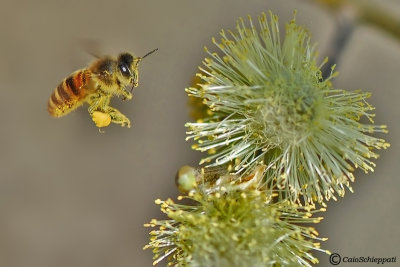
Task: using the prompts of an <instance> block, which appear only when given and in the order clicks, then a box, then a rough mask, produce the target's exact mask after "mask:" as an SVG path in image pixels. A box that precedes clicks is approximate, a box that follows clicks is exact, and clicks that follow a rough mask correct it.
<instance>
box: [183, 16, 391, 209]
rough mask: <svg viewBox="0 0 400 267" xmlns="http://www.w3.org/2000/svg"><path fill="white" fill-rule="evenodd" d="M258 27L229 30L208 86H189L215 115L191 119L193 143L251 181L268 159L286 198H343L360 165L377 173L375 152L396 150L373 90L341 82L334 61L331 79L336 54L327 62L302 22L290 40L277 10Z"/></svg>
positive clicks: (211, 160)
mask: <svg viewBox="0 0 400 267" xmlns="http://www.w3.org/2000/svg"><path fill="white" fill-rule="evenodd" d="M249 24H250V26H249V27H248V26H246V25H245V23H244V21H243V19H240V20H239V21H238V23H237V27H236V31H234V32H231V31H229V33H226V32H225V31H221V33H220V34H221V37H222V38H221V41H220V42H217V41H216V40H215V39H213V43H214V44H215V45H216V46H217V47H218V48H219V50H220V53H212V52H209V51H208V50H207V49H206V51H207V53H208V54H209V57H208V58H206V59H205V60H204V62H203V64H204V66H203V67H201V68H200V70H201V72H200V73H199V74H197V76H198V77H200V78H201V82H200V83H199V84H198V85H197V86H196V87H192V88H188V89H186V91H187V92H188V94H189V95H190V96H194V97H198V98H200V99H202V100H203V103H204V104H205V105H207V106H208V108H209V109H210V112H208V113H204V112H203V114H206V115H204V117H203V118H201V119H199V120H198V121H197V122H196V123H187V125H186V126H187V127H188V132H187V133H188V137H187V139H194V140H196V141H197V144H195V145H194V148H195V149H197V150H200V151H208V153H209V154H210V155H209V156H207V157H205V158H204V159H203V160H202V162H201V164H202V163H207V164H206V166H208V167H210V166H219V165H224V164H227V165H229V164H230V165H231V166H232V167H233V172H234V174H239V175H240V176H241V177H242V176H244V175H247V174H248V173H250V172H252V171H253V170H254V168H255V166H256V165H258V164H259V163H264V164H265V165H266V170H265V184H264V185H263V186H264V187H268V188H269V189H270V190H276V189H279V190H281V192H282V193H281V196H280V197H281V198H282V199H290V201H292V202H299V203H300V202H305V203H306V204H312V203H314V202H315V201H318V202H323V200H324V199H326V200H329V199H330V198H334V199H336V198H335V194H338V195H340V196H343V195H344V193H345V188H346V187H347V188H349V189H350V190H352V189H351V187H350V184H349V181H353V180H354V176H353V173H352V172H353V171H354V169H355V168H361V169H362V170H364V171H365V172H368V171H373V167H374V166H375V164H374V163H373V162H372V161H371V159H372V158H377V157H378V155H377V154H376V153H374V152H373V151H372V150H374V149H381V148H386V147H388V146H389V144H387V143H386V142H385V141H384V140H383V139H379V138H375V137H372V136H371V134H373V133H376V132H386V127H385V126H384V125H380V126H374V125H373V117H374V115H373V114H372V113H371V111H372V110H373V109H374V108H373V107H372V106H371V105H370V104H368V103H367V101H366V99H367V98H368V97H369V96H370V94H369V93H363V92H360V91H346V90H342V89H334V88H332V83H331V79H332V78H333V77H335V76H336V74H337V73H336V72H334V67H333V68H332V71H331V74H330V76H329V77H328V78H326V79H323V78H322V75H321V70H320V69H321V67H322V65H323V64H325V63H326V61H327V60H324V61H323V62H322V63H321V64H320V65H317V63H316V52H315V51H314V47H315V46H311V45H310V36H309V34H308V32H307V31H306V30H305V29H304V28H303V27H301V26H299V25H297V24H296V22H295V19H293V20H292V21H290V23H288V24H287V25H286V35H285V37H284V39H283V41H281V39H280V38H281V37H280V33H279V27H278V18H277V16H276V15H273V14H272V13H270V21H269V22H268V19H267V16H266V15H265V14H262V16H261V17H260V18H259V30H257V28H256V27H255V25H253V22H252V20H251V18H250V17H249ZM207 114H208V115H207ZM363 117H364V118H366V119H367V120H369V123H363V122H361V121H360V119H361V118H363ZM301 197H302V198H303V200H301Z"/></svg>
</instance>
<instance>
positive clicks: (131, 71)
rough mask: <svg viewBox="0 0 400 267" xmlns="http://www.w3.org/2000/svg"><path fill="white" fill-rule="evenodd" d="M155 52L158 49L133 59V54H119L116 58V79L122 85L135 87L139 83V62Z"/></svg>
mask: <svg viewBox="0 0 400 267" xmlns="http://www.w3.org/2000/svg"><path fill="white" fill-rule="evenodd" d="M157 50H158V48H157V49H154V50H153V51H150V52H149V53H147V54H146V55H144V56H143V57H135V56H134V55H133V54H131V53H127V52H126V53H122V54H120V55H119V56H118V79H119V80H120V81H121V82H122V83H123V84H124V85H132V87H137V86H138V83H139V73H138V65H139V62H140V61H141V60H142V59H143V58H145V57H147V56H148V55H150V54H152V53H154V52H155V51H157Z"/></svg>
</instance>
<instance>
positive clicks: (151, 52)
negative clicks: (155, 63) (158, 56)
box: [141, 48, 158, 59]
mask: <svg viewBox="0 0 400 267" xmlns="http://www.w3.org/2000/svg"><path fill="white" fill-rule="evenodd" d="M157 50H158V48H156V49H154V50H152V51H150V52H149V53H147V54H146V55H144V56H143V57H141V59H143V58H145V57H147V56H148V55H150V54H153V53H154V52H156V51H157Z"/></svg>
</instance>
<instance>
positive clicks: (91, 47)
mask: <svg viewBox="0 0 400 267" xmlns="http://www.w3.org/2000/svg"><path fill="white" fill-rule="evenodd" d="M81 44H82V47H83V49H84V50H85V51H86V52H87V53H88V54H90V55H91V56H93V57H95V58H101V57H102V56H104V53H102V49H101V45H100V41H99V40H97V39H89V38H87V39H81Z"/></svg>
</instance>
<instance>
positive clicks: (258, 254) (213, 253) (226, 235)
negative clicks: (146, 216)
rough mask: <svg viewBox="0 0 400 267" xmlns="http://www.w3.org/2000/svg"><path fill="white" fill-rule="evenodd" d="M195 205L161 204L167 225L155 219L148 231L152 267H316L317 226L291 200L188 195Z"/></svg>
mask: <svg viewBox="0 0 400 267" xmlns="http://www.w3.org/2000/svg"><path fill="white" fill-rule="evenodd" d="M186 198H188V199H189V200H192V201H193V202H194V203H193V204H192V205H190V204H177V203H174V202H173V201H172V200H171V199H168V200H167V201H161V200H157V201H156V203H157V204H160V205H161V210H162V211H163V212H164V213H165V214H167V216H168V217H169V219H168V220H155V219H153V220H152V221H151V222H150V223H149V224H146V225H145V226H148V227H158V229H157V230H153V231H151V233H150V235H151V241H150V243H149V244H148V245H146V246H145V247H144V249H152V250H153V253H154V259H155V261H154V263H153V264H157V263H159V262H160V261H162V260H164V259H165V260H167V261H168V266H221V267H223V266H230V267H231V266H233V267H234V266H250V267H251V266H257V267H258V266H312V265H311V264H314V263H317V262H318V260H317V259H316V258H315V257H314V256H313V255H312V254H311V251H312V250H319V251H323V252H326V253H328V254H329V251H325V250H322V249H320V244H319V242H318V241H321V240H322V241H323V240H325V239H323V238H318V237H317V235H318V233H317V232H316V231H315V229H314V228H312V227H309V226H305V224H309V223H318V222H319V221H320V220H321V219H322V218H320V217H318V218H313V217H312V215H313V214H312V213H315V212H316V211H315V210H314V211H309V210H307V209H306V208H304V207H303V208H301V207H295V206H293V205H292V204H290V203H289V202H288V201H284V202H281V203H275V204H272V203H270V200H269V199H268V198H267V195H266V194H261V193H260V191H257V190H253V191H230V192H221V193H219V192H216V193H213V194H203V193H200V191H196V192H195V193H191V194H189V196H187V197H186Z"/></svg>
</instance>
